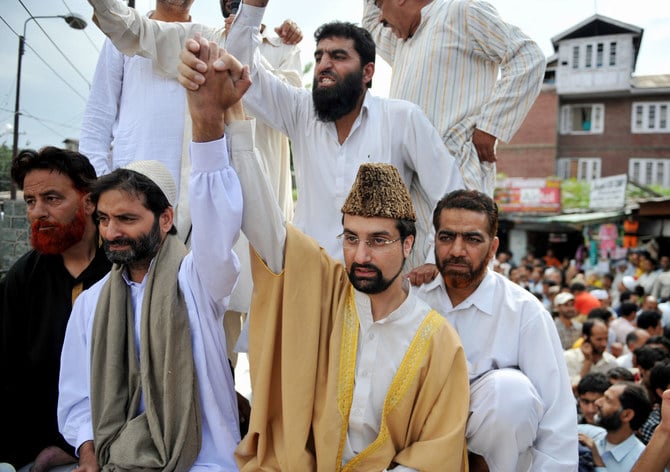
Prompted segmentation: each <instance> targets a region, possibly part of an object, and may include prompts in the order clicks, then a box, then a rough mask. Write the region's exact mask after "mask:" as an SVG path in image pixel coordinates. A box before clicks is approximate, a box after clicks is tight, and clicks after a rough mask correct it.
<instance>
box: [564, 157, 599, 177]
mask: <svg viewBox="0 0 670 472" xmlns="http://www.w3.org/2000/svg"><path fill="white" fill-rule="evenodd" d="M600 165H601V160H600V158H599V157H562V158H560V159H558V160H557V161H556V175H557V176H558V177H560V178H561V179H571V178H572V179H577V180H587V181H591V180H594V179H599V178H600Z"/></svg>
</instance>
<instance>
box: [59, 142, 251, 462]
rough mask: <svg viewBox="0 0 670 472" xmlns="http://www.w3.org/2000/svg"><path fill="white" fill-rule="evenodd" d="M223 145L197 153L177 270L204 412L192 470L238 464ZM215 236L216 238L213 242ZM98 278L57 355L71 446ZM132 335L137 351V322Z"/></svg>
mask: <svg viewBox="0 0 670 472" xmlns="http://www.w3.org/2000/svg"><path fill="white" fill-rule="evenodd" d="M218 143H219V145H220V146H221V147H222V148H224V149H223V150H222V151H221V152H219V153H218V154H217V155H216V156H215V158H210V156H207V155H202V156H195V158H194V159H193V165H192V170H191V182H190V199H191V201H192V202H193V205H192V206H191V209H192V210H191V211H192V218H193V223H194V228H195V231H194V233H193V235H192V246H191V252H189V253H188V255H186V257H185V258H184V260H183V262H182V264H181V266H180V268H179V274H178V281H179V288H180V290H181V291H182V293H183V296H184V299H185V302H186V308H187V310H188V316H189V322H190V328H191V342H192V345H193V359H194V361H195V368H196V373H197V377H198V390H199V394H200V405H201V410H202V447H201V450H200V454H199V455H198V458H197V459H196V462H195V464H194V465H193V468H192V470H194V471H198V470H200V471H204V470H208V471H229V470H237V466H236V464H235V460H234V458H233V451H234V450H235V447H236V446H237V443H238V442H239V440H240V433H239V425H238V412H237V399H236V395H235V388H234V383H233V378H232V372H231V369H230V366H229V365H228V358H227V356H226V339H225V334H224V331H223V323H222V319H223V314H224V312H225V310H226V307H227V304H228V297H229V295H230V293H231V291H232V290H233V287H234V286H235V283H236V281H237V277H238V274H239V261H238V259H237V256H236V255H235V253H234V252H233V250H232V247H233V243H234V241H235V239H236V238H237V235H238V234H239V229H240V224H241V217H242V193H241V189H240V184H239V181H238V179H237V175H236V174H235V172H234V171H233V170H232V168H231V167H230V166H229V165H228V158H227V152H226V151H225V140H222V141H219V142H218ZM213 241H215V243H213ZM107 279H108V276H107V277H105V278H103V279H102V280H101V281H100V282H98V283H97V284H96V285H94V286H93V287H91V288H90V289H89V290H86V291H84V292H83V293H82V294H81V295H80V296H79V298H77V301H76V302H75V305H74V307H73V310H72V315H71V317H70V321H69V323H68V327H67V332H66V335H65V343H64V346H63V352H62V357H61V373H60V383H59V389H60V397H59V399H58V423H59V428H60V431H61V433H62V434H63V436H64V437H65V439H66V440H67V441H68V442H69V443H71V444H72V445H73V446H75V448H79V446H80V445H81V444H82V443H84V442H85V441H88V440H93V431H92V424H91V410H90V403H89V391H90V390H89V379H90V357H91V356H90V349H91V344H90V341H91V332H92V328H93V320H94V315H95V310H96V305H97V301H98V297H99V295H100V291H101V289H102V286H103V284H104V283H105V282H106V281H107ZM127 282H128V288H129V290H130V294H131V299H132V304H133V309H134V312H135V313H141V307H142V299H143V296H144V282H143V283H133V282H130V281H127ZM140 320H141V317H140V316H136V317H135V324H136V325H135V336H136V343H137V349H138V352H139V354H140V356H141V355H142V353H141V352H140V351H139V323H140Z"/></svg>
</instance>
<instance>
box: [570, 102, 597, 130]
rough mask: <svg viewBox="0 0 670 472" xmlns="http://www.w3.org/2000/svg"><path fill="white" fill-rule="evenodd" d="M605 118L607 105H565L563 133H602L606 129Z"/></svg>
mask: <svg viewBox="0 0 670 472" xmlns="http://www.w3.org/2000/svg"><path fill="white" fill-rule="evenodd" d="M604 120H605V105H602V104H583V105H581V104H580V105H563V106H562V107H561V134H600V133H602V132H603V129H604Z"/></svg>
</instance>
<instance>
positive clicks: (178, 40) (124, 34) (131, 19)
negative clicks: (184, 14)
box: [88, 0, 222, 78]
mask: <svg viewBox="0 0 670 472" xmlns="http://www.w3.org/2000/svg"><path fill="white" fill-rule="evenodd" d="M88 3H90V4H91V6H92V7H93V10H94V14H93V21H94V22H95V24H96V25H98V27H99V28H100V29H101V30H102V32H103V33H105V35H107V37H108V38H109V39H111V41H112V42H113V43H114V45H115V46H116V47H117V49H118V50H119V51H121V52H123V53H124V54H126V55H128V56H134V55H139V56H143V57H146V58H148V59H151V60H152V61H153V65H154V69H155V70H156V72H158V73H160V74H162V75H164V76H166V77H170V78H174V77H177V65H178V64H179V54H180V52H181V50H182V49H183V48H184V44H185V43H186V40H187V39H189V38H192V37H193V36H194V35H195V33H196V32H200V33H202V35H203V36H204V37H205V38H208V39H210V40H212V39H215V38H216V37H217V35H220V34H221V33H220V31H222V30H217V29H215V28H209V27H205V26H203V25H201V24H198V23H180V22H165V21H156V20H152V19H150V18H147V17H146V16H143V15H142V14H140V13H139V12H138V11H137V10H135V9H134V8H129V7H128V5H126V3H125V2H123V1H122V0H89V2H88Z"/></svg>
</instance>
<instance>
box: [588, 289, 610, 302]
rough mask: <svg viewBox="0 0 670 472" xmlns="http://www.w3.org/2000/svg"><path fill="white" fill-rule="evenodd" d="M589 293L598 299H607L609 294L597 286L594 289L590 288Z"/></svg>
mask: <svg viewBox="0 0 670 472" xmlns="http://www.w3.org/2000/svg"><path fill="white" fill-rule="evenodd" d="M591 295H593V296H594V297H596V298H597V299H598V300H607V299H608V298H609V295H608V294H607V290H603V289H601V288H598V289H596V290H591Z"/></svg>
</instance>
